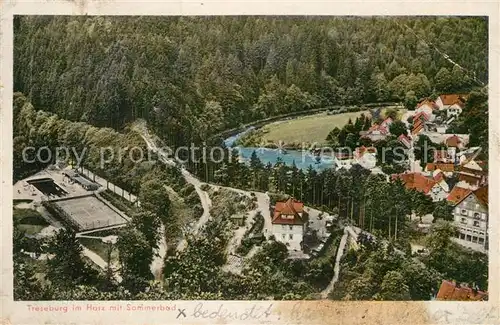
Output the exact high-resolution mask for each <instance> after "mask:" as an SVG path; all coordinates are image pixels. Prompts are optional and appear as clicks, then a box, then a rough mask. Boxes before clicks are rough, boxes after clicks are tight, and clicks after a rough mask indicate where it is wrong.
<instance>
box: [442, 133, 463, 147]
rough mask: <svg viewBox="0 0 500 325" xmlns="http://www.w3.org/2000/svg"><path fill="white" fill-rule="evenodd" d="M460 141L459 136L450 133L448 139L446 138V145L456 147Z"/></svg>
mask: <svg viewBox="0 0 500 325" xmlns="http://www.w3.org/2000/svg"><path fill="white" fill-rule="evenodd" d="M461 142H462V140H460V138H459V137H458V136H456V135H452V136H451V137H449V138H448V139H446V145H447V146H448V147H458V145H459V144H460V143H461Z"/></svg>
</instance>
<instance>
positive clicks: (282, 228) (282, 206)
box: [272, 198, 306, 251]
mask: <svg viewBox="0 0 500 325" xmlns="http://www.w3.org/2000/svg"><path fill="white" fill-rule="evenodd" d="M304 214H305V212H304V203H302V202H299V201H296V200H295V199H293V198H290V199H288V200H287V201H285V202H276V206H275V207H274V213H273V219H272V230H273V235H274V237H275V238H276V241H280V242H282V243H284V244H285V245H286V246H287V247H288V249H289V250H297V251H300V250H302V241H303V236H304V231H305V224H306V223H305V215H304Z"/></svg>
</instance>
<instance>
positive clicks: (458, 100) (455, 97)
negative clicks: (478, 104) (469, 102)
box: [439, 94, 466, 106]
mask: <svg viewBox="0 0 500 325" xmlns="http://www.w3.org/2000/svg"><path fill="white" fill-rule="evenodd" d="M465 97H466V95H461V94H447V95H441V96H439V98H441V101H442V102H443V104H444V105H446V106H451V105H453V104H459V105H463V103H464V101H465Z"/></svg>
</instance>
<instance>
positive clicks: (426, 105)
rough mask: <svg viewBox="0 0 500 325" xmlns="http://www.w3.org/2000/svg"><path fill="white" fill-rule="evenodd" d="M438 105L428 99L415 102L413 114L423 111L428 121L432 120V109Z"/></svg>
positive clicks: (435, 108)
mask: <svg viewBox="0 0 500 325" xmlns="http://www.w3.org/2000/svg"><path fill="white" fill-rule="evenodd" d="M438 109H439V108H438V106H437V105H436V103H434V102H433V101H430V100H428V99H426V100H424V101H422V102H420V103H418V104H417V107H416V109H415V115H417V114H418V113H425V114H426V115H427V116H428V117H429V119H428V120H429V121H432V120H434V110H438Z"/></svg>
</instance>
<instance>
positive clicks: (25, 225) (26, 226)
mask: <svg viewBox="0 0 500 325" xmlns="http://www.w3.org/2000/svg"><path fill="white" fill-rule="evenodd" d="M12 215H13V218H14V220H15V221H16V222H18V227H19V229H20V230H22V231H25V232H26V234H27V235H36V234H38V233H39V232H40V231H41V230H42V229H43V228H45V227H47V226H48V225H49V223H48V222H47V221H46V220H45V219H44V218H43V217H42V215H41V214H40V212H38V211H36V210H33V209H20V208H14V209H13V211H12Z"/></svg>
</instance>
